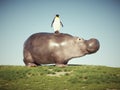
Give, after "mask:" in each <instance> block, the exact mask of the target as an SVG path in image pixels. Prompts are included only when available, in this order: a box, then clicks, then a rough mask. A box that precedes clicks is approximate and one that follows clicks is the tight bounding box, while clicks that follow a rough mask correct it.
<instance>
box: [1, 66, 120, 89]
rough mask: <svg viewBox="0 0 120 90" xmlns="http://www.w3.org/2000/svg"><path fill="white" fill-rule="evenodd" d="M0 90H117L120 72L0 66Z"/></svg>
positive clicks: (101, 68)
mask: <svg viewBox="0 0 120 90" xmlns="http://www.w3.org/2000/svg"><path fill="white" fill-rule="evenodd" d="M0 90H120V68H112V67H105V66H86V65H83V66H67V67H64V68H59V67H55V66H39V67H25V66H0Z"/></svg>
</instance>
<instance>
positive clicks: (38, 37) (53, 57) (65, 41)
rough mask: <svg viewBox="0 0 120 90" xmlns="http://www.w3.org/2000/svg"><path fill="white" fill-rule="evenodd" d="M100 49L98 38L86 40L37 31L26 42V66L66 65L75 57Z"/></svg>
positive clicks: (62, 34)
mask: <svg viewBox="0 0 120 90" xmlns="http://www.w3.org/2000/svg"><path fill="white" fill-rule="evenodd" d="M98 49H99V41H98V40H97V39H94V38H92V39H90V40H84V39H83V38H78V37H74V36H72V35H69V34H64V33H59V34H55V33H36V34H33V35H31V36H30V37H29V38H28V39H27V40H26V42H25V43H24V63H25V64H26V66H38V65H40V64H53V63H55V64H56V65H57V66H65V65H67V63H68V61H69V60H70V59H72V58H75V57H81V56H84V55H86V54H92V53H95V52H96V51H97V50H98Z"/></svg>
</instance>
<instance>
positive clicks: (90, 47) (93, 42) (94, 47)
mask: <svg viewBox="0 0 120 90" xmlns="http://www.w3.org/2000/svg"><path fill="white" fill-rule="evenodd" d="M86 44H87V51H88V54H91V53H95V52H97V51H98V50H99V48H100V44H99V41H98V40H97V39H94V38H92V39H90V40H86Z"/></svg>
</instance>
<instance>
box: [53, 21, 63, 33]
mask: <svg viewBox="0 0 120 90" xmlns="http://www.w3.org/2000/svg"><path fill="white" fill-rule="evenodd" d="M60 27H61V25H60V20H55V21H54V23H53V28H54V31H56V30H60Z"/></svg>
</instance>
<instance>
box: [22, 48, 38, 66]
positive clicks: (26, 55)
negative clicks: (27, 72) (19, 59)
mask: <svg viewBox="0 0 120 90" xmlns="http://www.w3.org/2000/svg"><path fill="white" fill-rule="evenodd" d="M24 63H25V65H26V66H28V67H36V66H38V64H36V63H35V62H34V60H33V58H32V55H31V53H30V52H29V51H27V50H24Z"/></svg>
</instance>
